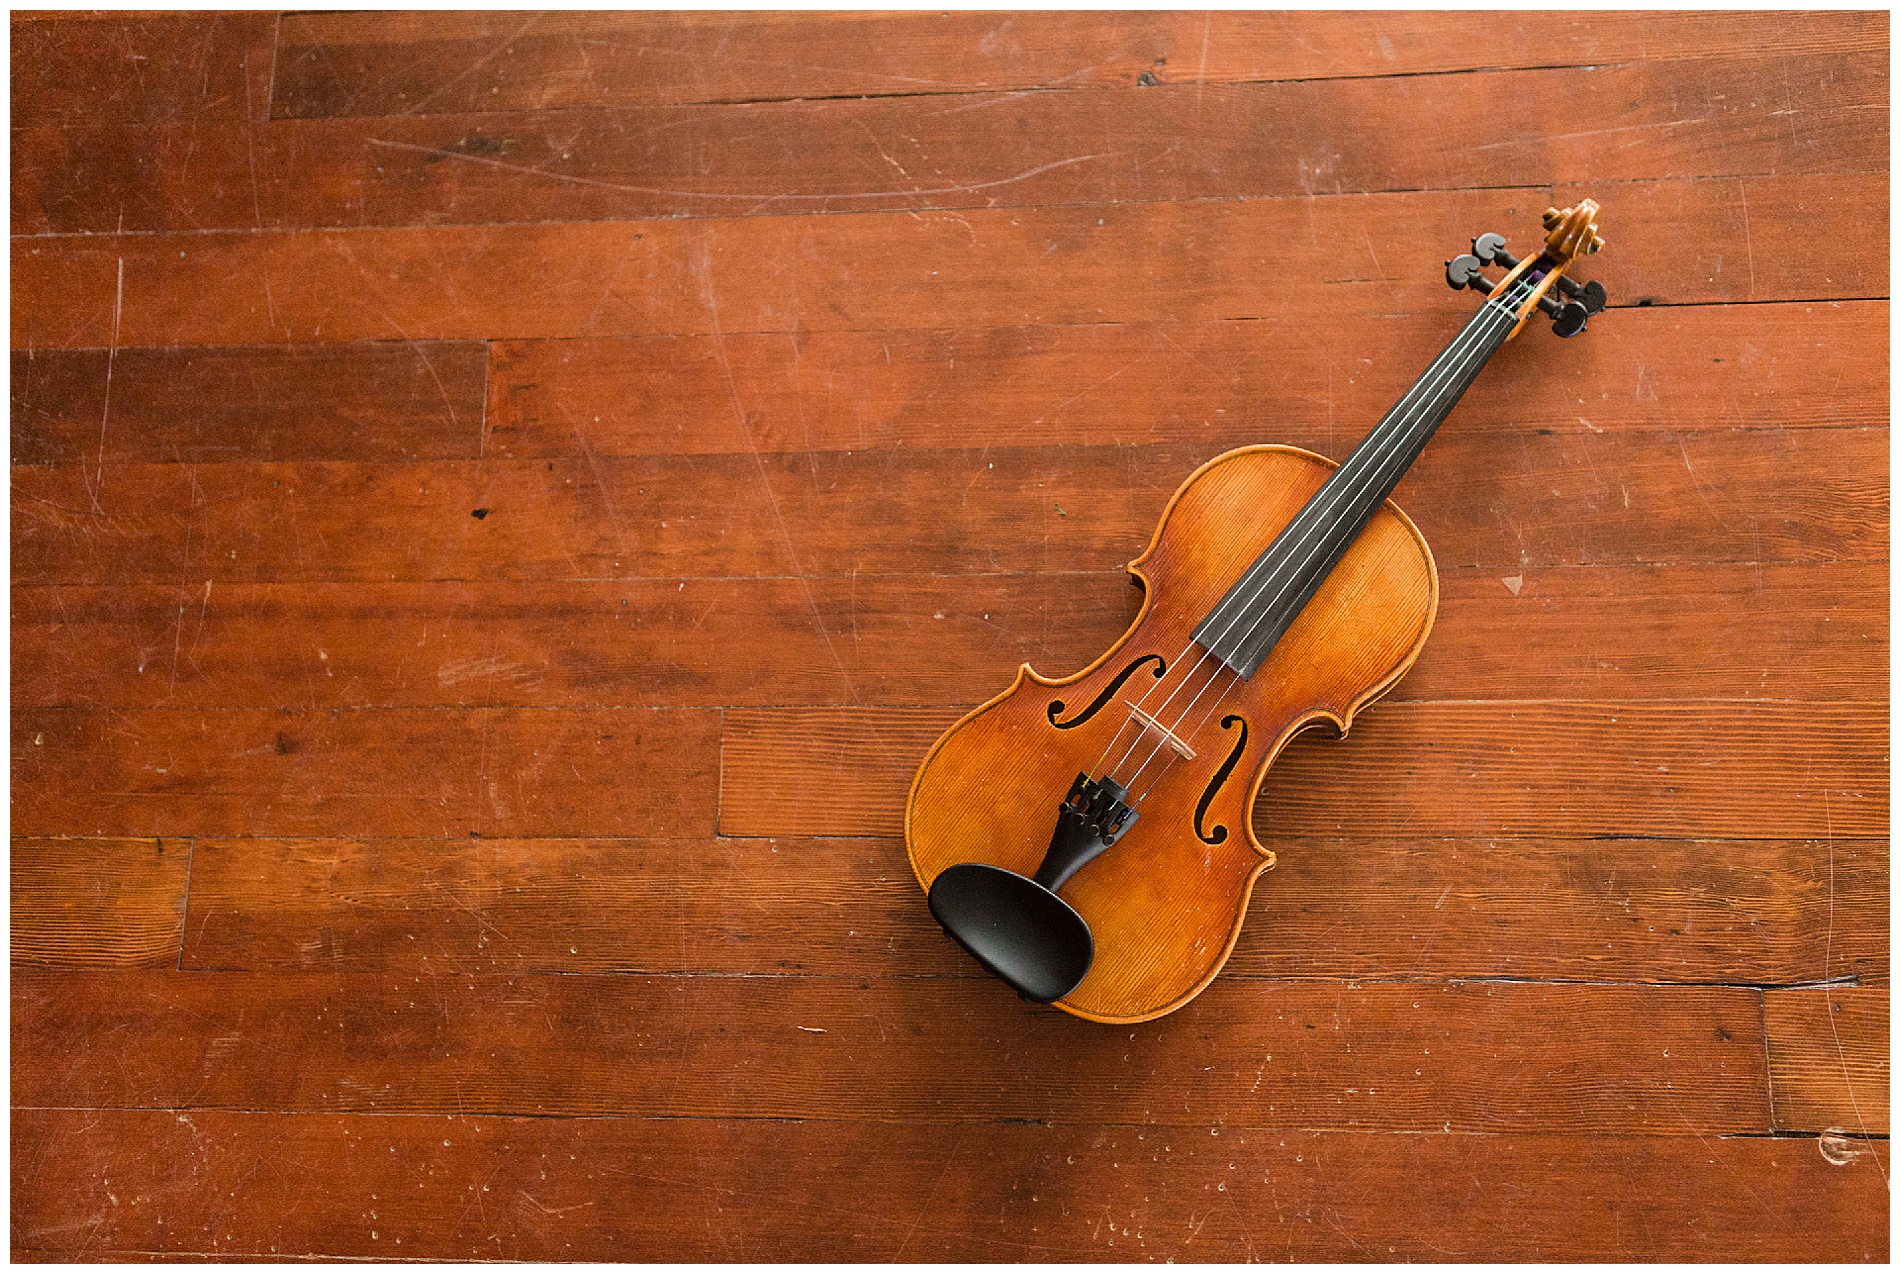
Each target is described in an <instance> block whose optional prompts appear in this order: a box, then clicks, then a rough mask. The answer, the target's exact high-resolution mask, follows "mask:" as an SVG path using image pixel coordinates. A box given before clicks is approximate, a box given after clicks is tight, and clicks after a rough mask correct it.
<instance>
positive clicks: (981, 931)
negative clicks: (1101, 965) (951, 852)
mask: <svg viewBox="0 0 1900 1274" xmlns="http://www.w3.org/2000/svg"><path fill="white" fill-rule="evenodd" d="M930 914H931V915H933V916H935V917H936V918H937V923H938V924H940V925H942V926H943V928H944V932H945V933H948V934H949V935H950V936H951V937H952V938H955V939H956V940H957V942H958V943H959V944H960V945H961V946H962V947H963V949H964V950H965V951H968V952H969V953H970V954H971V955H973V956H975V957H976V962H977V963H978V964H980V965H982V966H983V967H984V968H985V969H987V970H988V971H989V972H990V973H992V974H994V975H995V976H997V977H999V978H1001V979H1002V980H1003V981H1005V982H1007V983H1008V984H1009V985H1010V986H1011V987H1013V988H1014V989H1015V991H1016V994H1018V995H1020V996H1022V997H1023V998H1024V999H1025V1000H1032V1001H1034V1002H1035V1003H1037V1004H1049V1003H1052V1002H1054V1001H1056V1000H1059V999H1061V998H1062V997H1063V996H1065V995H1067V994H1068V993H1069V992H1071V991H1073V990H1075V988H1076V987H1077V986H1078V985H1080V984H1081V981H1082V979H1083V977H1085V976H1086V975H1087V974H1088V971H1089V966H1090V965H1091V964H1093V963H1094V962H1095V937H1094V935H1093V934H1091V933H1090V932H1089V926H1088V922H1087V921H1085V920H1083V919H1082V917H1081V916H1080V915H1078V914H1077V913H1076V910H1075V908H1073V907H1071V906H1070V905H1069V904H1068V903H1066V902H1064V901H1062V899H1060V898H1058V897H1057V896H1056V895H1055V894H1054V893H1052V892H1050V891H1049V890H1047V889H1044V888H1043V887H1042V886H1041V885H1039V884H1037V883H1036V882H1035V881H1033V880H1031V879H1029V877H1027V876H1019V875H1017V874H1016V873H1015V872H1013V871H1008V870H1005V869H1004V868H1001V867H992V866H991V865H990V864H988V863H958V864H957V865H956V866H955V867H949V868H945V869H944V870H943V871H942V872H941V873H940V874H939V875H938V876H937V878H936V879H935V880H934V881H932V882H931V884H930Z"/></svg>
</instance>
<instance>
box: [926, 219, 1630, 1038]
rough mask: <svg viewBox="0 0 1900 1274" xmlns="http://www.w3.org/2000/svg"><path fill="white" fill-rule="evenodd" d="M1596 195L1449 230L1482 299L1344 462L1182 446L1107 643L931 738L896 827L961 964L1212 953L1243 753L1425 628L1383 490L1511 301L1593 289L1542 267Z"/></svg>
mask: <svg viewBox="0 0 1900 1274" xmlns="http://www.w3.org/2000/svg"><path fill="white" fill-rule="evenodd" d="M1597 211H1598V208H1597V204H1596V201H1595V200H1591V199H1582V200H1579V201H1578V202H1577V203H1576V204H1575V205H1574V206H1573V207H1569V208H1562V209H1558V208H1550V209H1547V210H1546V211H1545V213H1544V217H1543V223H1544V230H1545V236H1544V239H1543V241H1542V243H1541V245H1540V246H1539V248H1538V251H1537V252H1536V253H1535V254H1534V255H1526V256H1525V257H1523V258H1522V259H1520V258H1518V257H1517V256H1515V255H1513V254H1512V253H1510V252H1509V251H1507V250H1506V248H1505V239H1504V236H1503V235H1500V234H1494V233H1487V234H1483V235H1479V236H1477V237H1475V238H1473V239H1472V241H1471V252H1470V253H1469V254H1466V255H1460V256H1458V257H1455V258H1453V259H1451V260H1448V261H1447V262H1446V263H1445V282H1446V283H1447V284H1449V285H1450V286H1451V287H1452V288H1453V289H1454V290H1465V289H1470V290H1472V291H1476V292H1478V293H1480V294H1482V295H1483V296H1485V297H1486V300H1485V301H1484V303H1483V304H1482V305H1481V306H1479V307H1478V310H1477V312H1476V313H1474V314H1473V315H1472V316H1471V317H1470V318H1469V319H1467V320H1466V322H1465V324H1464V326H1463V327H1462V328H1460V329H1459V331H1458V333H1457V334H1456V335H1455V336H1454V337H1453V338H1452V339H1451V341H1450V342H1449V343H1448V344H1447V345H1446V346H1445V348H1444V350H1443V351H1442V352H1441V353H1440V354H1439V355H1438V356H1437V357H1436V358H1434V359H1433V360H1432V361H1431V363H1430V364H1429V365H1428V366H1427V367H1426V369H1425V371H1424V372H1423V374H1421V375H1420V376H1419V378H1418V379H1417V380H1416V381H1415V382H1413V384H1412V387H1411V388H1410V389H1408V390H1407V391H1406V392H1405V393H1404V395H1403V396H1401V397H1400V399H1399V401H1398V402H1397V403H1396V404H1394V405H1393V407H1392V409H1391V410H1390V411H1388V412H1387V413H1386V414H1385V416H1384V417H1383V418H1381V419H1380V421H1379V422H1378V423H1377V424H1376V425H1374V426H1373V428H1372V429H1371V431H1370V432H1368V433H1367V434H1366V436H1365V437H1364V438H1363V439H1362V440H1361V441H1360V443H1359V444H1358V446H1356V447H1354V448H1353V450H1352V453H1351V454H1350V455H1348V456H1347V457H1346V459H1345V460H1344V461H1342V462H1341V463H1339V464H1337V465H1336V464H1334V463H1333V462H1332V461H1330V460H1326V459H1324V458H1322V457H1320V456H1316V455H1314V454H1313V453H1311V452H1309V451H1301V450H1299V449H1297V448H1294V447H1274V446H1260V447H1242V448H1240V449H1239V450H1237V451H1230V452H1227V453H1226V454H1225V455H1221V456H1217V457H1215V458H1214V459H1213V460H1210V461H1208V462H1207V463H1206V464H1204V465H1202V466H1201V467H1200V468H1199V469H1197V470H1196V471H1195V472H1194V474H1193V475H1192V476H1191V477H1189V478H1188V480H1187V481H1186V482H1185V483H1184V484H1183V485H1182V487H1181V489H1180V490H1179V491H1177V492H1175V494H1174V499H1173V500H1171V501H1170V502H1169V504H1168V508H1167V510H1166V512H1164V513H1163V514H1162V517H1161V525H1160V527H1159V528H1158V529H1157V530H1156V531H1155V535H1154V539H1153V540H1152V541H1151V542H1150V543H1149V545H1148V549H1147V551H1146V552H1145V553H1143V554H1142V555H1141V556H1140V557H1138V558H1136V559H1135V560H1134V561H1133V562H1132V563H1130V564H1129V567H1128V569H1129V572H1130V573H1131V574H1132V575H1133V576H1134V577H1135V579H1136V580H1137V581H1138V582H1139V583H1140V584H1141V585H1142V587H1143V589H1144V590H1145V594H1146V595H1145V598H1144V600H1143V603H1142V607H1141V613H1140V614H1139V615H1137V616H1136V617H1135V622H1134V625H1133V626H1132V627H1130V628H1129V630H1128V631H1127V632H1126V633H1124V634H1122V637H1121V639H1120V640H1119V641H1117V642H1116V643H1115V645H1114V646H1113V647H1112V648H1110V650H1109V651H1108V653H1107V654H1105V655H1103V656H1102V657H1101V658H1100V659H1098V660H1096V661H1095V662H1094V663H1092V664H1090V665H1089V666H1088V667H1087V668H1084V669H1083V670H1082V671H1081V672H1079V673H1076V674H1075V675H1074V676H1072V677H1067V678H1064V679H1062V680H1059V681H1052V680H1050V679H1049V678H1047V677H1044V676H1042V675H1040V674H1039V673H1037V672H1035V671H1034V670H1032V669H1031V668H1030V667H1029V666H1028V665H1027V664H1025V665H1023V667H1022V668H1021V670H1019V671H1018V672H1017V674H1016V681H1015V684H1014V685H1012V686H1010V688H1009V689H1008V690H1006V691H1004V692H1003V693H1002V694H1001V695H999V696H997V697H996V698H995V699H992V700H991V701H990V702H988V703H986V704H984V705H983V706H982V707H980V708H978V709H977V710H976V711H974V712H972V713H970V715H968V716H967V717H965V718H963V720H961V721H959V722H957V723H956V725H954V726H952V727H951V728H950V730H949V732H948V733H946V734H945V735H944V736H943V737H942V738H941V739H938V740H937V742H936V745H935V746H934V747H932V748H931V750H930V753H929V755H927V756H926V757H925V758H924V762H923V765H922V766H921V768H919V769H918V771H917V777H916V779H915V781H914V782H912V784H911V790H910V801H909V804H908V806H907V807H906V809H905V816H904V838H905V844H906V846H907V847H908V849H909V853H910V863H911V867H912V869H913V870H914V871H915V872H916V873H917V879H918V880H919V881H920V882H921V883H922V884H923V886H924V891H925V894H926V899H927V901H928V903H929V907H930V913H931V915H932V916H933V917H935V918H936V921H937V923H938V924H939V925H941V926H942V927H943V931H944V933H945V934H946V935H948V936H949V937H950V938H951V939H953V940H954V941H955V942H956V943H957V944H958V945H959V946H961V947H962V948H963V949H964V950H965V951H967V952H968V953H969V954H970V955H971V956H972V957H973V958H974V959H975V960H976V962H977V963H978V964H979V965H981V966H982V967H983V969H984V970H985V971H986V972H988V973H990V974H992V975H994V976H995V977H996V978H998V979H999V980H1001V981H1002V982H1003V983H1005V984H1006V985H1008V986H1009V987H1010V988H1012V989H1013V990H1014V991H1015V992H1016V993H1017V994H1018V995H1020V996H1021V997H1022V998H1024V999H1025V1000H1029V1001H1031V1002H1033V1003H1037V1004H1055V1005H1057V1006H1058V1007H1060V1008H1063V1009H1066V1010H1068V1011H1069V1012H1070V1013H1074V1014H1076V1015H1077V1016H1079V1017H1085V1018H1090V1019H1093V1020H1095V1021H1098V1022H1142V1021H1146V1020H1148V1019H1149V1018H1154V1017H1160V1016H1161V1015H1162V1014H1164V1013H1169V1012H1172V1011H1173V1010H1175V1009H1177V1008H1179V1007H1181V1006H1182V1005H1183V1004H1185V1003H1187V1002H1188V1001H1189V1000H1191V999H1193V998H1194V996H1195V995H1196V994H1198V993H1199V992H1200V990H1201V988H1203V987H1205V986H1206V985H1207V984H1208V983H1209V982H1210V981H1212V980H1213V978H1214V975H1215V974H1217V973H1219V972H1220V968H1221V966H1222V965H1223V964H1225V963H1226V962H1227V957H1228V954H1229V953H1230V952H1232V951H1233V949H1234V941H1235V939H1237V938H1238V937H1239V936H1240V926H1241V922H1242V921H1243V920H1244V919H1245V918H1246V913H1247V903H1248V900H1249V899H1250V898H1251V897H1252V894H1253V886H1254V882H1255V881H1256V880H1257V879H1259V877H1260V873H1261V872H1263V871H1265V870H1266V869H1267V868H1269V867H1271V866H1272V865H1273V853H1272V851H1270V850H1268V849H1267V848H1266V846H1264V845H1263V844H1261V843H1260V838H1259V836H1257V835H1256V834H1255V832H1254V828H1253V817H1252V816H1253V809H1254V802H1255V799H1256V798H1257V797H1258V795H1259V793H1260V785H1261V783H1262V782H1264V781H1265V779H1266V774H1267V767H1268V766H1269V765H1271V764H1272V763H1273V759H1274V757H1276V756H1277V755H1279V752H1280V749H1281V748H1283V747H1285V746H1286V742H1287V740H1288V739H1290V738H1292V737H1293V736H1294V735H1295V734H1297V733H1298V732H1299V731H1301V730H1303V729H1306V728H1308V727H1310V726H1315V725H1320V724H1330V725H1332V726H1333V727H1334V729H1336V730H1337V731H1338V732H1339V733H1340V734H1342V735H1343V734H1344V733H1345V732H1346V730H1347V729H1348V728H1349V727H1350V726H1351V724H1352V719H1353V714H1354V713H1356V712H1358V711H1359V709H1361V708H1363V707H1364V706H1365V705H1366V704H1368V703H1370V702H1372V701H1373V700H1374V699H1376V698H1378V697H1379V696H1380V695H1381V694H1384V693H1385V692H1386V691H1387V690H1390V689H1391V688H1392V686H1393V684H1394V683H1395V682H1397V681H1398V679H1399V678H1400V677H1401V676H1403V675H1404V674H1405V670H1406V669H1408V668H1410V667H1411V666H1412V663H1413V661H1414V660H1416V659H1417V658H1418V654H1419V651H1420V650H1421V649H1422V648H1423V647H1424V644H1425V638H1426V635H1427V634H1428V633H1429V632H1430V631H1431V627H1432V616H1433V615H1434V614H1435V613H1436V611H1437V609H1438V575H1437V571H1436V570H1435V569H1434V567H1433V565H1432V555H1431V550H1430V549H1428V548H1426V546H1425V540H1424V537H1422V536H1421V535H1419V533H1418V528H1417V527H1415V526H1413V525H1412V523H1411V521H1410V519H1408V518H1407V517H1406V516H1405V515H1404V514H1403V513H1401V512H1399V510H1398V508H1397V506H1395V505H1394V504H1392V502H1391V500H1390V496H1391V494H1392V492H1393V490H1394V489H1395V488H1396V487H1397V485H1398V482H1399V480H1400V479H1401V478H1402V477H1403V476H1404V475H1405V473H1406V471H1407V470H1408V469H1409V468H1410V467H1411V465H1412V463H1413V461H1415V460H1416V459H1417V458H1418V455H1419V452H1420V451H1421V450H1422V449H1423V448H1424V447H1425V445H1426V443H1427V442H1429V441H1430V440H1431V437H1432V435H1433V433H1434V432H1436V430H1437V429H1438V427H1439V425H1441V424H1442V423H1444V420H1445V418H1446V417H1447V416H1448V415H1449V414H1450V412H1451V410H1452V408H1453V407H1455V406H1456V405H1457V403H1458V401H1459V399H1460V398H1461V397H1462V396H1463V394H1464V392H1465V390H1466V389H1467V388H1468V387H1469V386H1470V385H1471V383H1472V381H1473V380H1474V379H1475V378H1476V376H1477V375H1478V373H1479V372H1481V371H1482V370H1483V369H1484V367H1485V365H1486V364H1487V363H1488V362H1489V361H1490V360H1491V359H1492V358H1493V357H1494V356H1495V355H1496V354H1497V353H1498V352H1499V350H1501V349H1502V348H1503V347H1504V345H1505V343H1506V342H1508V341H1510V340H1511V339H1512V338H1513V337H1515V336H1516V335H1517V333H1518V332H1519V331H1521V330H1522V329H1523V327H1524V324H1525V323H1526V322H1527V321H1528V320H1529V318H1530V317H1531V316H1532V315H1533V314H1543V315H1546V316H1547V317H1549V318H1550V319H1551V320H1552V322H1551V328H1552V331H1554V332H1555V333H1556V335H1557V336H1559V337H1572V336H1576V335H1578V334H1580V333H1581V332H1583V331H1584V329H1585V327H1586V326H1587V323H1588V319H1589V318H1590V316H1591V315H1593V314H1597V313H1600V312H1601V311H1602V310H1603V308H1604V306H1605V305H1606V303H1607V300H1608V298H1607V296H1606V294H1605V291H1604V289H1603V287H1602V285H1601V284H1599V283H1594V282H1592V283H1580V282H1578V281H1577V280H1575V279H1573V278H1570V277H1569V275H1568V273H1567V271H1568V270H1569V269H1570V267H1571V266H1572V264H1573V263H1574V262H1575V261H1576V260H1577V259H1578V258H1580V257H1584V256H1588V255H1590V254H1592V253H1594V252H1596V251H1597V250H1598V249H1599V248H1601V247H1602V246H1603V241H1602V238H1601V236H1600V235H1598V233H1597V229H1596V214H1597ZM1490 267H1499V268H1502V269H1503V270H1504V271H1506V273H1505V274H1504V277H1503V278H1502V279H1501V280H1499V281H1497V282H1495V283H1494V282H1493V281H1492V280H1491V279H1489V278H1488V277H1486V275H1485V273H1484V271H1485V270H1486V269H1487V268H1490Z"/></svg>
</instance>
